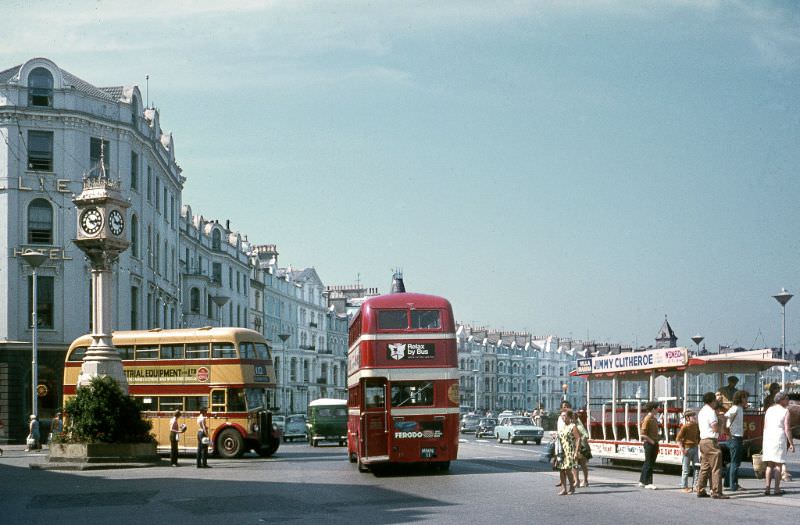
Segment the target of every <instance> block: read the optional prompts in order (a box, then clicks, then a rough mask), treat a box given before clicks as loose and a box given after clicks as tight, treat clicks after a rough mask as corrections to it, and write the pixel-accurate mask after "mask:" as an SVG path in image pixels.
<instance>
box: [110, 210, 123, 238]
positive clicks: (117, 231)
mask: <svg viewBox="0 0 800 525" xmlns="http://www.w3.org/2000/svg"><path fill="white" fill-rule="evenodd" d="M108 229H110V230H111V233H113V234H114V235H122V230H124V229H125V219H124V218H123V217H122V214H121V213H120V212H119V210H111V213H109V214H108Z"/></svg>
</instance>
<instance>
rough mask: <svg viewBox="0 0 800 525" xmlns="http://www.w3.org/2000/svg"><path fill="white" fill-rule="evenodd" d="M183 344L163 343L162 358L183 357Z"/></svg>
mask: <svg viewBox="0 0 800 525" xmlns="http://www.w3.org/2000/svg"><path fill="white" fill-rule="evenodd" d="M183 355H184V354H183V345H161V359H183Z"/></svg>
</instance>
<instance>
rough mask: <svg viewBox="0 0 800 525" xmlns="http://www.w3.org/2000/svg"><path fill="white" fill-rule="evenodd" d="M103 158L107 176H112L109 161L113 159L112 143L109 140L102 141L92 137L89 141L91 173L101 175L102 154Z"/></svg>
mask: <svg viewBox="0 0 800 525" xmlns="http://www.w3.org/2000/svg"><path fill="white" fill-rule="evenodd" d="M101 153H102V156H103V168H105V172H106V174H107V175H108V174H110V172H111V168H110V163H109V159H110V158H111V143H110V142H108V141H107V140H100V139H98V138H95V137H92V138H90V139H89V172H90V173H94V174H95V175H100V154H101Z"/></svg>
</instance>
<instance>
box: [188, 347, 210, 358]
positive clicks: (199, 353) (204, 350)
mask: <svg viewBox="0 0 800 525" xmlns="http://www.w3.org/2000/svg"><path fill="white" fill-rule="evenodd" d="M208 355H209V354H208V343H190V344H187V345H186V359H208Z"/></svg>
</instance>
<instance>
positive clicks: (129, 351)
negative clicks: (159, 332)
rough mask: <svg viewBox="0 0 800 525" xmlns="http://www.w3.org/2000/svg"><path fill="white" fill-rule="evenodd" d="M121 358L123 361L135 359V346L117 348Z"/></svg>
mask: <svg viewBox="0 0 800 525" xmlns="http://www.w3.org/2000/svg"><path fill="white" fill-rule="evenodd" d="M116 348H117V352H118V353H119V358H120V359H123V360H128V359H133V355H134V353H133V346H119V345H117V346H116Z"/></svg>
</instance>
